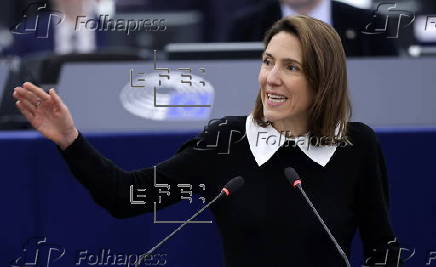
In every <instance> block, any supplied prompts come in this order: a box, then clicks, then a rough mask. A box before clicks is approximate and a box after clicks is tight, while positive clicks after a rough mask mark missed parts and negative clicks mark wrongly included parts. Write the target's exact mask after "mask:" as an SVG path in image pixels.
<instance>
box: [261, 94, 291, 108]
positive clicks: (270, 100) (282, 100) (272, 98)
mask: <svg viewBox="0 0 436 267" xmlns="http://www.w3.org/2000/svg"><path fill="white" fill-rule="evenodd" d="M265 95H266V103H267V105H268V106H272V107H277V106H281V105H284V104H286V102H287V101H288V98H287V97H286V96H284V95H281V94H276V93H266V94H265Z"/></svg>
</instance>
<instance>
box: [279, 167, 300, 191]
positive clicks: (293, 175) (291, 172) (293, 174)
mask: <svg viewBox="0 0 436 267" xmlns="http://www.w3.org/2000/svg"><path fill="white" fill-rule="evenodd" d="M283 172H284V173H285V177H286V179H287V180H288V181H289V182H290V183H291V185H292V186H294V187H295V186H297V185H299V184H301V178H300V175H298V173H297V171H295V169H294V168H292V167H287V168H285V169H284V171H283Z"/></svg>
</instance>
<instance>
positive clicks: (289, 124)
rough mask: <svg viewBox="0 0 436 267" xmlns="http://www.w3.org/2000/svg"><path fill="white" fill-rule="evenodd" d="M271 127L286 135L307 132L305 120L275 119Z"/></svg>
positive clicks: (299, 134) (293, 135) (291, 135)
mask: <svg viewBox="0 0 436 267" xmlns="http://www.w3.org/2000/svg"><path fill="white" fill-rule="evenodd" d="M272 127H273V128H274V129H276V130H277V131H278V132H280V133H283V134H285V135H286V136H287V137H297V136H303V135H305V134H307V132H308V129H307V120H294V121H291V120H286V121H275V122H273V123H272Z"/></svg>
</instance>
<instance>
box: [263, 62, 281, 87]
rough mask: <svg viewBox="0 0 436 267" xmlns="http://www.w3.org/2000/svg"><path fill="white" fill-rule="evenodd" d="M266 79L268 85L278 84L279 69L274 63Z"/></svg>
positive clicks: (279, 80) (279, 81) (279, 82)
mask: <svg viewBox="0 0 436 267" xmlns="http://www.w3.org/2000/svg"><path fill="white" fill-rule="evenodd" d="M266 81H267V83H268V84H270V85H276V86H277V85H280V84H281V77H280V69H279V68H278V67H277V65H275V66H274V67H273V68H272V69H271V70H270V72H269V73H268V75H267V77H266Z"/></svg>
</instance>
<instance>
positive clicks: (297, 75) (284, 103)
mask: <svg viewBox="0 0 436 267" xmlns="http://www.w3.org/2000/svg"><path fill="white" fill-rule="evenodd" d="M302 63H303V62H302V51H301V44H300V41H299V40H298V38H297V37H296V36H295V35H293V34H291V33H288V32H284V31H281V32H279V33H277V34H276V35H274V36H273V37H272V39H271V41H270V42H269V44H268V46H267V47H266V49H265V52H264V53H263V56H262V67H261V69H260V72H259V84H260V88H261V99H262V104H263V114H264V117H265V119H266V120H268V121H270V122H272V123H273V125H274V126H279V128H282V129H281V130H285V129H290V128H289V125H292V124H295V123H299V124H301V123H304V125H305V124H306V123H307V117H308V116H307V115H308V110H309V107H310V105H311V102H312V90H311V89H310V88H309V85H308V82H307V79H306V76H305V75H304V73H303V69H302ZM285 127H287V128H285ZM276 128H277V127H276Z"/></svg>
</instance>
